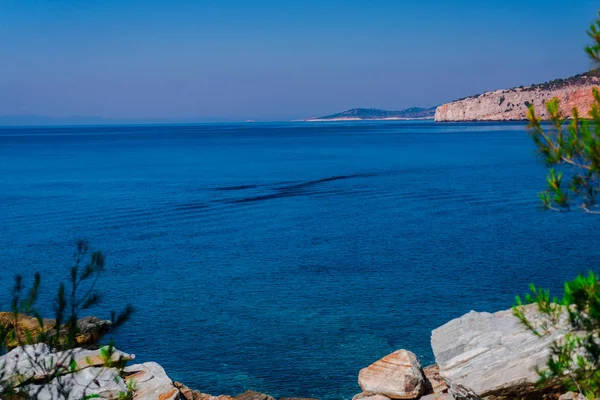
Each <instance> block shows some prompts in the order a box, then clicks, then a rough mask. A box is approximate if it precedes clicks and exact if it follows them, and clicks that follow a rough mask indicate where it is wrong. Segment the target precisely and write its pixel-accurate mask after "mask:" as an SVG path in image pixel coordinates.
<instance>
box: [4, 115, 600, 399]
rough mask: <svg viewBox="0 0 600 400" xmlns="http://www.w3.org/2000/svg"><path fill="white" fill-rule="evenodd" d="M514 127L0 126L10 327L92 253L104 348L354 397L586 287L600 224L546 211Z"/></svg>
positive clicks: (45, 302)
mask: <svg viewBox="0 0 600 400" xmlns="http://www.w3.org/2000/svg"><path fill="white" fill-rule="evenodd" d="M545 176H546V168H545V167H544V165H543V164H542V162H541V161H540V160H539V159H538V158H537V156H536V149H535V145H534V144H533V141H532V140H531V138H530V136H529V135H528V133H527V131H526V129H525V124H524V123H466V124H460V123H444V124H437V123H434V122H430V121H389V122H348V123H346V122H335V123H331V122H330V123H317V122H314V123H305V122H297V123H287V122H286V123H240V124H198V125H140V126H68V127H30V128H27V127H14V128H10V127H5V128H0V262H1V264H0V265H1V266H0V268H1V271H2V272H1V274H0V309H2V310H8V309H9V308H10V300H11V294H12V291H11V290H12V287H13V285H14V277H15V275H21V276H22V277H23V280H24V284H25V285H29V286H30V285H31V283H32V280H33V276H34V273H35V272H40V273H41V275H42V286H41V287H42V290H41V294H40V299H39V300H38V305H37V309H38V311H40V312H41V313H42V314H44V316H51V315H52V312H53V307H54V303H53V299H54V297H55V296H56V292H57V289H58V286H59V284H60V283H61V282H67V283H68V279H69V269H70V268H71V267H72V266H73V263H74V260H73V254H74V250H75V244H76V243H77V240H80V239H85V240H87V241H88V243H89V246H90V249H91V250H101V251H102V252H103V254H104V255H105V258H106V270H105V271H104V272H103V273H102V274H101V276H100V278H99V280H98V282H97V284H96V289H97V290H98V292H99V293H100V294H101V296H102V302H101V303H100V304H99V305H97V306H95V307H94V308H92V309H90V310H86V311H85V314H92V315H97V316H99V317H102V318H109V317H110V315H111V314H110V313H111V311H116V312H119V311H120V310H123V309H124V307H125V306H126V305H127V304H131V305H133V306H134V307H135V313H134V314H133V315H132V318H131V320H130V321H129V322H128V323H127V324H125V325H124V326H122V327H121V328H120V329H118V330H116V331H115V332H113V333H112V334H111V338H112V339H113V340H114V342H115V344H116V346H117V347H118V348H119V349H121V350H123V351H126V352H128V353H133V354H135V355H136V362H146V361H156V362H158V363H160V364H161V365H162V366H163V367H164V368H165V370H166V371H167V373H168V374H169V376H170V377H171V378H172V379H174V380H177V381H181V382H183V383H185V384H187V385H188V386H190V387H192V388H194V389H197V390H200V391H202V392H205V393H211V394H214V395H218V394H232V395H233V394H238V393H241V392H243V391H245V390H247V389H253V390H256V391H260V392H264V393H268V394H270V395H272V396H274V397H276V398H279V397H284V396H289V397H314V398H319V399H322V400H330V399H331V400H333V399H350V398H351V397H352V396H353V395H354V394H356V393H359V392H360V388H359V386H358V383H357V376H358V372H359V370H360V369H361V368H363V367H366V366H368V365H369V364H371V363H373V362H375V361H376V360H378V359H379V358H381V357H383V356H385V355H387V354H389V353H391V352H393V351H395V350H397V349H410V350H411V351H413V352H414V353H415V354H417V356H418V357H419V359H420V360H421V363H422V365H424V366H425V365H428V364H431V363H433V362H435V359H434V355H433V353H432V350H431V346H430V336H431V331H432V330H433V329H435V328H437V327H439V326H441V325H443V324H444V323H446V322H448V321H450V320H452V319H454V318H457V317H460V316H461V315H463V314H465V313H467V312H469V311H471V310H475V311H482V312H495V311H499V310H505V309H508V308H510V307H511V306H512V305H513V304H514V297H515V295H517V294H523V293H526V292H527V290H528V284H530V283H535V284H536V285H539V286H541V287H546V288H549V289H551V290H552V292H553V293H554V294H556V295H560V293H561V288H562V284H563V282H564V281H565V280H568V279H571V278H573V277H575V276H576V274H578V273H580V272H583V273H585V272H587V271H589V270H594V269H597V268H598V260H599V257H598V256H599V253H600V248H599V247H598V246H595V244H594V243H595V240H596V239H594V238H595V233H596V229H595V228H596V227H597V224H598V220H597V219H596V218H597V217H594V216H591V215H587V214H585V213H582V212H577V211H573V212H568V213H555V212H548V211H543V210H541V209H540V207H539V205H540V204H539V200H538V198H537V193H538V192H540V191H542V190H544V188H545V185H546V183H545Z"/></svg>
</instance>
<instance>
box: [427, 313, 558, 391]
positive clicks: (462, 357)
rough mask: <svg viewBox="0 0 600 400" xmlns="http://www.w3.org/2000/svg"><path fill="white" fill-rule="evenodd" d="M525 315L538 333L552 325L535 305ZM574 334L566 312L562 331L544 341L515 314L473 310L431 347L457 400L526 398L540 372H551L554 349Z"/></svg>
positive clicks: (439, 333)
mask: <svg viewBox="0 0 600 400" xmlns="http://www.w3.org/2000/svg"><path fill="white" fill-rule="evenodd" d="M523 310H524V312H525V314H526V316H527V318H528V319H529V320H530V321H531V322H532V324H533V325H534V327H537V328H538V329H539V327H540V326H541V325H542V324H544V323H547V322H548V321H547V320H546V318H545V317H544V316H542V315H540V313H539V312H538V310H537V305H535V304H531V305H527V306H525V307H524V308H523ZM569 329H570V324H569V323H568V317H567V316H566V313H563V314H562V315H561V316H560V319H559V323H558V325H557V326H556V329H554V328H553V329H552V331H550V332H548V333H547V334H546V335H545V336H543V337H541V338H540V337H538V336H536V335H534V334H533V333H531V332H530V331H529V330H528V329H527V328H526V327H525V326H523V324H522V323H521V322H520V321H519V320H518V319H517V318H516V317H515V316H514V315H513V311H512V310H506V311H500V312H497V313H495V314H490V313H485V312H482V313H479V312H474V311H471V312H470V313H468V314H466V315H464V316H462V317H460V318H457V319H454V320H452V321H450V322H448V323H447V324H445V325H443V326H441V327H440V328H437V329H436V330H434V331H433V333H432V337H431V347H432V349H433V353H434V355H435V359H436V362H437V364H438V365H439V371H440V376H441V377H442V379H443V380H444V381H445V382H446V383H447V384H448V386H449V392H450V393H451V394H452V395H453V396H454V397H456V398H459V399H479V398H481V397H485V396H492V395H496V396H505V397H508V398H513V397H521V396H520V395H523V394H524V393H528V392H531V391H534V390H535V383H536V382H537V381H538V379H539V377H538V374H537V373H536V371H535V368H536V367H539V368H544V367H545V365H546V362H547V360H548V357H549V346H550V344H551V343H552V342H553V341H554V340H555V339H557V338H560V337H562V336H563V335H564V334H565V333H566V332H567V331H568V330H569Z"/></svg>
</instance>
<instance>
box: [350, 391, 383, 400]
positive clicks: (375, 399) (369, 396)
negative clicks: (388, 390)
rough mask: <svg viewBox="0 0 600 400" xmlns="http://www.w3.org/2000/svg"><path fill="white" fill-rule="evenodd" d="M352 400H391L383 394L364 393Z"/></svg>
mask: <svg viewBox="0 0 600 400" xmlns="http://www.w3.org/2000/svg"><path fill="white" fill-rule="evenodd" d="M352 400H390V398H389V397H386V396H384V395H381V394H373V393H365V392H362V393H359V394H357V395H355V396H354V397H353V398H352Z"/></svg>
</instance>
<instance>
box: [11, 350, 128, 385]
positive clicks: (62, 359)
mask: <svg viewBox="0 0 600 400" xmlns="http://www.w3.org/2000/svg"><path fill="white" fill-rule="evenodd" d="M107 349H108V348H107V347H106V346H105V347H103V348H100V349H97V350H86V349H82V348H77V349H73V350H67V351H59V352H54V351H53V350H52V349H51V348H50V347H49V346H48V345H46V344H44V343H38V344H34V345H28V346H22V347H16V348H14V349H13V350H11V351H10V352H8V353H7V354H5V355H4V356H2V357H0V366H2V368H3V373H4V376H3V380H4V381H6V382H8V381H12V384H13V385H14V384H21V383H24V382H28V381H33V382H37V381H42V380H46V378H48V377H52V376H57V375H65V374H70V373H72V372H73V371H74V370H75V371H78V370H82V369H85V368H90V367H98V366H113V365H115V364H117V363H118V362H121V361H129V360H133V359H134V358H135V356H134V355H130V354H126V353H123V352H121V351H119V350H117V349H113V350H112V352H111V353H110V354H109V353H108V351H107Z"/></svg>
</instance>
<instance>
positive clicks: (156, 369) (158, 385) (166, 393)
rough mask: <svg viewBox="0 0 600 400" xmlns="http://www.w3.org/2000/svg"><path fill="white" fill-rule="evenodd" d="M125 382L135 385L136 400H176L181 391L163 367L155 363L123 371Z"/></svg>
mask: <svg viewBox="0 0 600 400" xmlns="http://www.w3.org/2000/svg"><path fill="white" fill-rule="evenodd" d="M123 372H124V374H125V375H126V377H125V381H126V382H127V384H128V385H130V386H131V385H133V388H134V395H133V398H134V399H135V400H159V399H160V400H175V399H177V398H179V389H177V388H176V387H175V386H174V385H173V381H172V380H171V379H170V378H169V377H168V376H167V374H166V373H165V370H164V369H163V367H161V366H160V365H158V364H157V363H155V362H147V363H144V364H136V365H131V366H129V367H126V368H125V369H124V370H123Z"/></svg>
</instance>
